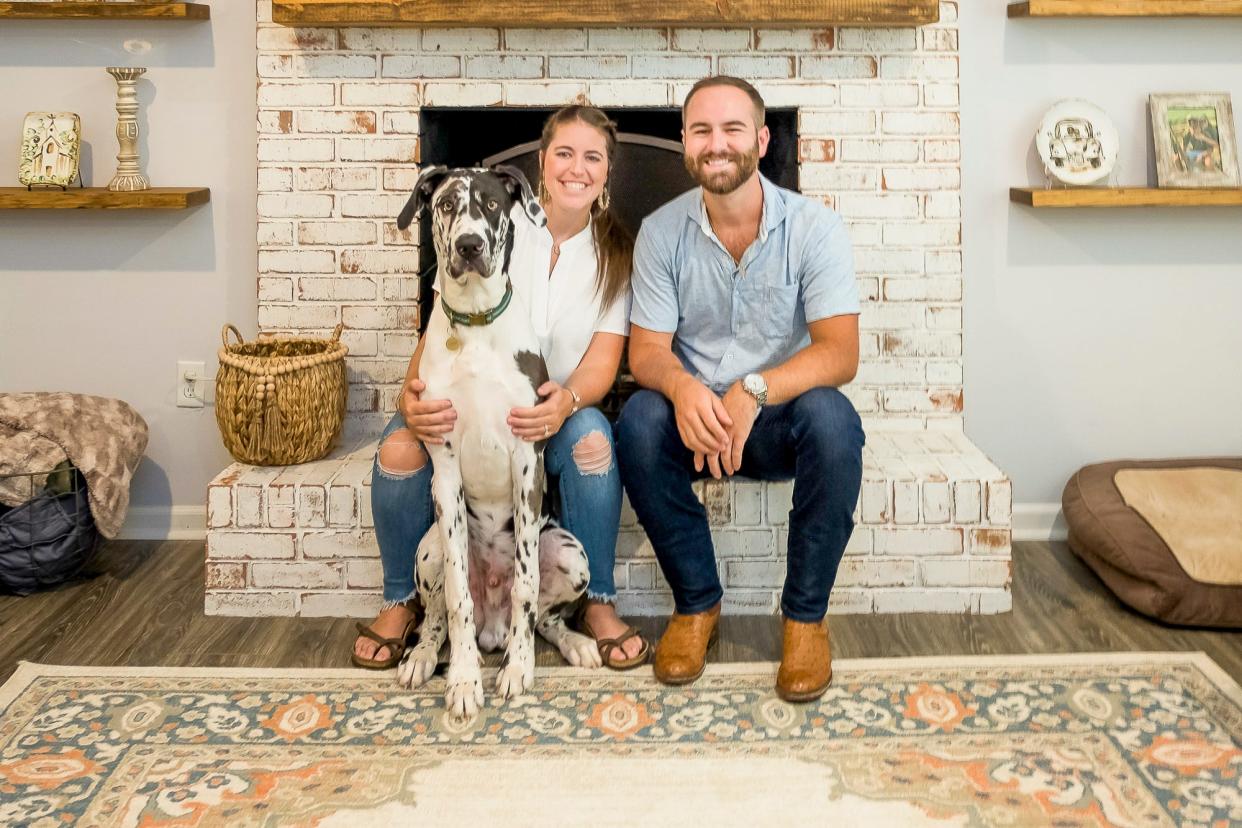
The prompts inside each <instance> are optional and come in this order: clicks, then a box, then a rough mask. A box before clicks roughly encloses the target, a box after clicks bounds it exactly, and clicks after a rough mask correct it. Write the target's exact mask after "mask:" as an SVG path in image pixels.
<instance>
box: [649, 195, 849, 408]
mask: <svg viewBox="0 0 1242 828" xmlns="http://www.w3.org/2000/svg"><path fill="white" fill-rule="evenodd" d="M759 180H760V182H761V183H762V184H763V216H762V217H761V219H760V221H759V238H757V239H756V240H755V241H754V242H753V243H752V244H751V245H750V247H748V248H747V249H746V252H745V253H744V254H743V255H742V260H741V262H734V261H733V256H732V255H730V254H729V251H728V250H726V249H725V246H724V244H723V243H722V242H721V241H720V240H719V239H718V238H717V237H716V234H715V233H714V232H713V231H712V226H711V222H709V221H708V218H707V208H706V206H705V205H704V203H703V191H702V189H701V188H695V189H693V190H690V191H689V192H687V193H683V194H682V195H680V196H678V197H677V198H675V199H673V200H672V201H670V202H669V203H668V204H665V205H664V206H663V207H661V208H660V209H658V210H656V211H655V212H654V213H652V214H651V215H649V216H647V218H646V219H644V220H643V224H642V228H641V229H640V230H639V233H638V241H637V242H636V243H635V247H634V276H633V288H634V305H633V309H632V310H631V312H630V321H631V322H632V323H633V324H635V325H639V326H641V327H643V328H647V329H648V330H652V331H659V332H661V333H671V334H674V337H673V353H674V354H676V355H677V357H678V358H679V359H680V360H681V364H682V365H683V366H685V368H686V370H687V371H689V372H690V373H691V374H693V375H694V376H695V377H696V378H698V379H699V380H701V381H702V382H703V383H704V384H706V385H707V386H708V387H709V388H711V389H712V390H713V391H715V392H716V393H717V394H723V393H724V392H725V391H726V390H728V388H729V386H730V385H732V384H733V383H734V382H736V381H737V380H738V379H740V378H742V377H744V376H746V375H747V374H749V373H752V372H755V371H763V370H765V369H767V368H771V367H773V366H775V365H779V364H781V363H783V362H785V361H786V360H788V359H789V358H790V357H792V356H793V355H794V354H795V353H797V352H798V351H800V350H801V349H802V348H805V347H806V346H807V345H808V344H810V341H811V336H810V333H809V331H808V330H807V323H808V322H815V321H817V320H820V319H826V318H828V317H830V316H840V315H843V314H856V313H858V312H859V305H858V285H857V283H856V282H855V280H854V256H853V251H852V249H851V247H850V240H849V236H848V235H847V233H846V231H845V224H844V223H843V222H842V221H841V218H840V217H839V216H838V215H837V214H836V213H834V212H833V211H832V210H830V209H828V208H827V207H826V206H824V205H823V204H822V203H820V202H818V201H814V200H812V199H809V198H807V197H805V196H803V195H799V194H798V193H795V192H791V191H789V190H785V189H783V188H781V187H778V186H776V185H775V184H773V183H772V182H770V181H768V180H767V179H766V178H763V177H762V176H760V179H759Z"/></svg>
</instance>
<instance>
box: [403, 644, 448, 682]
mask: <svg viewBox="0 0 1242 828" xmlns="http://www.w3.org/2000/svg"><path fill="white" fill-rule="evenodd" d="M439 655H440V654H439V653H438V652H436V651H435V650H433V649H432V648H431V646H430V642H427V641H420V642H418V644H416V645H415V646H413V647H411V648H410V649H409V651H408V652H406V654H405V658H403V659H402V660H401V664H400V665H399V666H398V667H397V684H399V685H401V686H402V687H422V686H423V685H424V684H426V683H427V680H428V679H430V678H431V675H432V674H433V673H434V672H435V671H436V663H437V661H438V657H439Z"/></svg>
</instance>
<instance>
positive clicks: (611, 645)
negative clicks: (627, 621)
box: [577, 601, 651, 670]
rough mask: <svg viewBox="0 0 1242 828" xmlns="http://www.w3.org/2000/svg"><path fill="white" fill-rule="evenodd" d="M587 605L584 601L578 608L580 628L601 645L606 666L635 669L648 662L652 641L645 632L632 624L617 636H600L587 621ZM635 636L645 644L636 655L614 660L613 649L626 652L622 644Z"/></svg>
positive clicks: (600, 653) (600, 650)
mask: <svg viewBox="0 0 1242 828" xmlns="http://www.w3.org/2000/svg"><path fill="white" fill-rule="evenodd" d="M586 607H587V605H586V602H585V601H584V602H583V603H582V606H580V607H579V608H578V613H577V615H578V617H577V621H578V629H579V630H581V631H582V632H583V634H585V635H588V636H590V637H591V638H593V639H595V646H597V647H599V657H600V658H602V659H603V660H604V666H605V667H607V668H609V669H610V670H633V669H634V668H635V667H641V666H642V665H644V664H646V663H647V659H648V657H650V655H651V642H650V641H648V640H647V639H645V638H643V634H642V633H640V632H639V631H638V628H637V627H635V626H632V625H631V626H630V627H629V628H628V629H626V631H625V632H623V633H621V634H620V635H619V636H617V637H616V638H599V637H597V636H596V635H595V633H594V632H593V631H592V630H591V625H590V624H588V623H587V621H586ZM635 637H637V638H638V640H639V641H641V642H643V646H642V647H640V648H639V650H638V653H637V654H636V655H633V656H631V657H630V658H623V659H621V660H620V661H613V660H612V659H611V658H610V657H609V656H610V655H611V654H612V651H613V650H620V651H621V652H622V653H624V652H625V650H624V649H622V645H623V644H625V642H627V641H629V640H630V639H631V638H635Z"/></svg>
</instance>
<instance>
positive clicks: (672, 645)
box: [655, 601, 720, 684]
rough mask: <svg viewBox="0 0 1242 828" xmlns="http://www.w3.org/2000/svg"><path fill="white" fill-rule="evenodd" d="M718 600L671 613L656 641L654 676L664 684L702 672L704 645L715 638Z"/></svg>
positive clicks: (683, 680) (687, 679)
mask: <svg viewBox="0 0 1242 828" xmlns="http://www.w3.org/2000/svg"><path fill="white" fill-rule="evenodd" d="M719 618H720V602H719V601H717V602H716V605H715V606H714V607H712V608H711V609H708V610H704V611H703V612H696V613H694V614H693V615H681V614H680V613H676V612H675V613H673V617H672V618H670V619H669V620H668V627H666V628H665V630H664V635H662V636H661V637H660V643H659V644H657V645H656V654H655V677H656V678H657V679H659V680H660V681H662V682H664V683H665V684H689V683H690V682H692V681H694V680H695V679H697V678H698V677H699V676H701V675H703V669H704V668H705V667H706V666H707V648H708V647H710V646H711V645H712V642H713V641H715V640H716V621H717V620H718V619H719Z"/></svg>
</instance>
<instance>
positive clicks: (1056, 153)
mask: <svg viewBox="0 0 1242 828" xmlns="http://www.w3.org/2000/svg"><path fill="white" fill-rule="evenodd" d="M1120 143H1121V142H1120V140H1119V139H1118V137H1117V127H1116V126H1115V125H1114V124H1113V119H1112V118H1109V117H1108V115H1107V114H1106V113H1105V112H1104V110H1102V109H1100V108H1099V107H1098V106H1096V105H1095V104H1093V103H1091V102H1090V101H1084V100H1083V99H1081V98H1067V99H1065V100H1063V101H1057V102H1056V103H1055V104H1053V105H1052V108H1051V109H1049V110H1048V112H1047V114H1046V115H1044V119H1043V121H1041V122H1040V124H1039V129H1038V130H1037V131H1036V133H1035V150H1036V152H1038V153H1039V157H1040V159H1041V160H1043V162H1044V167H1045V168H1046V169H1047V170H1048V175H1049V177H1051V178H1054V179H1056V180H1057V181H1060V182H1061V183H1062V184H1067V185H1069V186H1071V187H1082V186H1086V185H1088V184H1098V183H1101V182H1103V181H1105V180H1106V179H1107V178H1108V176H1109V175H1110V174H1111V173H1112V171H1113V169H1114V167H1116V166H1117V152H1118V149H1119V147H1120Z"/></svg>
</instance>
